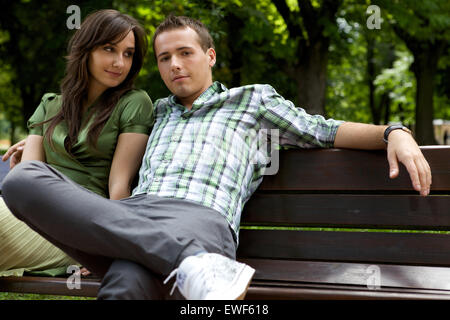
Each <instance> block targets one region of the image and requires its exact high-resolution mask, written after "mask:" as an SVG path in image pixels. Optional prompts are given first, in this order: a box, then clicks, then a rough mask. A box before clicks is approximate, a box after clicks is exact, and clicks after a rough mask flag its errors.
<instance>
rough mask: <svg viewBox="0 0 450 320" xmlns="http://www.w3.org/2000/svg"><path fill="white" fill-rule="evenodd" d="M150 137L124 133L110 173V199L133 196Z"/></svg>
mask: <svg viewBox="0 0 450 320" xmlns="http://www.w3.org/2000/svg"><path fill="white" fill-rule="evenodd" d="M147 141H148V135H146V134H142V133H122V134H120V135H119V139H118V140H117V146H116V151H115V152H114V157H113V160H112V164H111V172H110V173H109V198H110V199H112V200H119V199H122V198H126V197H129V196H130V195H131V183H132V182H133V179H134V176H135V175H136V173H137V171H138V169H139V166H140V164H141V161H142V157H143V156H144V153H145V146H146V145H147Z"/></svg>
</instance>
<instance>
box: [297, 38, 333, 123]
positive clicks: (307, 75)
mask: <svg viewBox="0 0 450 320" xmlns="http://www.w3.org/2000/svg"><path fill="white" fill-rule="evenodd" d="M329 42H330V41H329V39H328V38H322V39H321V40H320V41H316V42H314V43H313V44H312V45H311V46H310V47H306V48H304V51H303V54H302V58H301V59H300V62H299V64H298V65H297V66H296V68H295V70H296V80H297V85H298V103H299V106H300V107H302V108H304V109H305V110H306V111H307V112H308V113H310V114H321V115H325V96H326V84H327V64H328V46H329Z"/></svg>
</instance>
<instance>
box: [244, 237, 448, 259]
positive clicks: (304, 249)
mask: <svg viewBox="0 0 450 320" xmlns="http://www.w3.org/2000/svg"><path fill="white" fill-rule="evenodd" d="M238 256H239V257H241V258H264V259H265V258H272V259H293V260H322V261H342V262H363V263H391V264H393V263H397V264H405V265H429V266H450V235H448V234H426V233H425V234H423V233H387V232H339V231H296V230H295V231H294V230H252V229H250V230H246V229H243V230H241V234H240V245H239V248H238Z"/></svg>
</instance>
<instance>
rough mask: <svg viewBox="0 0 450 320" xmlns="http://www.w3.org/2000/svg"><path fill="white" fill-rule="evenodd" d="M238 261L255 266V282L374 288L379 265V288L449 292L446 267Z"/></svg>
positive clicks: (448, 278) (449, 272) (268, 260)
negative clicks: (276, 281)
mask: <svg viewBox="0 0 450 320" xmlns="http://www.w3.org/2000/svg"><path fill="white" fill-rule="evenodd" d="M239 260H240V261H241V262H244V263H247V264H248V265H250V266H252V267H253V268H255V269H256V273H255V275H254V277H253V279H254V280H255V281H258V280H264V281H271V280H273V279H277V280H278V281H284V282H286V283H290V282H303V283H316V284H327V285H353V286H363V287H365V288H369V289H373V288H374V287H373V284H374V283H373V282H371V281H372V279H373V277H374V275H375V270H374V267H378V270H377V272H378V273H379V276H380V283H379V285H380V289H383V290H384V289H386V288H409V289H424V290H448V291H447V292H448V293H449V294H450V269H449V268H443V267H423V266H405V265H388V264H377V265H370V264H361V263H342V262H319V261H292V260H275V259H239ZM446 279H447V281H446Z"/></svg>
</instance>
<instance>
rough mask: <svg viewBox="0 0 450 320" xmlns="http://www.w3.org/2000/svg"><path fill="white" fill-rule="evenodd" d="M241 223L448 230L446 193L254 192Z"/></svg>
mask: <svg viewBox="0 0 450 320" xmlns="http://www.w3.org/2000/svg"><path fill="white" fill-rule="evenodd" d="M445 212H448V214H444V213H445ZM242 224H243V225H261V224H262V225H273V226H277V225H293V226H295V225H303V226H320V227H355V228H379V229H383V228H385V229H410V230H416V229H418V230H420V229H430V230H450V196H428V197H421V196H419V195H347V194H345V195H344V194H320V195H319V194H255V195H254V196H253V198H252V199H250V200H249V202H248V203H247V205H246V207H245V209H244V212H243V214H242Z"/></svg>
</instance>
